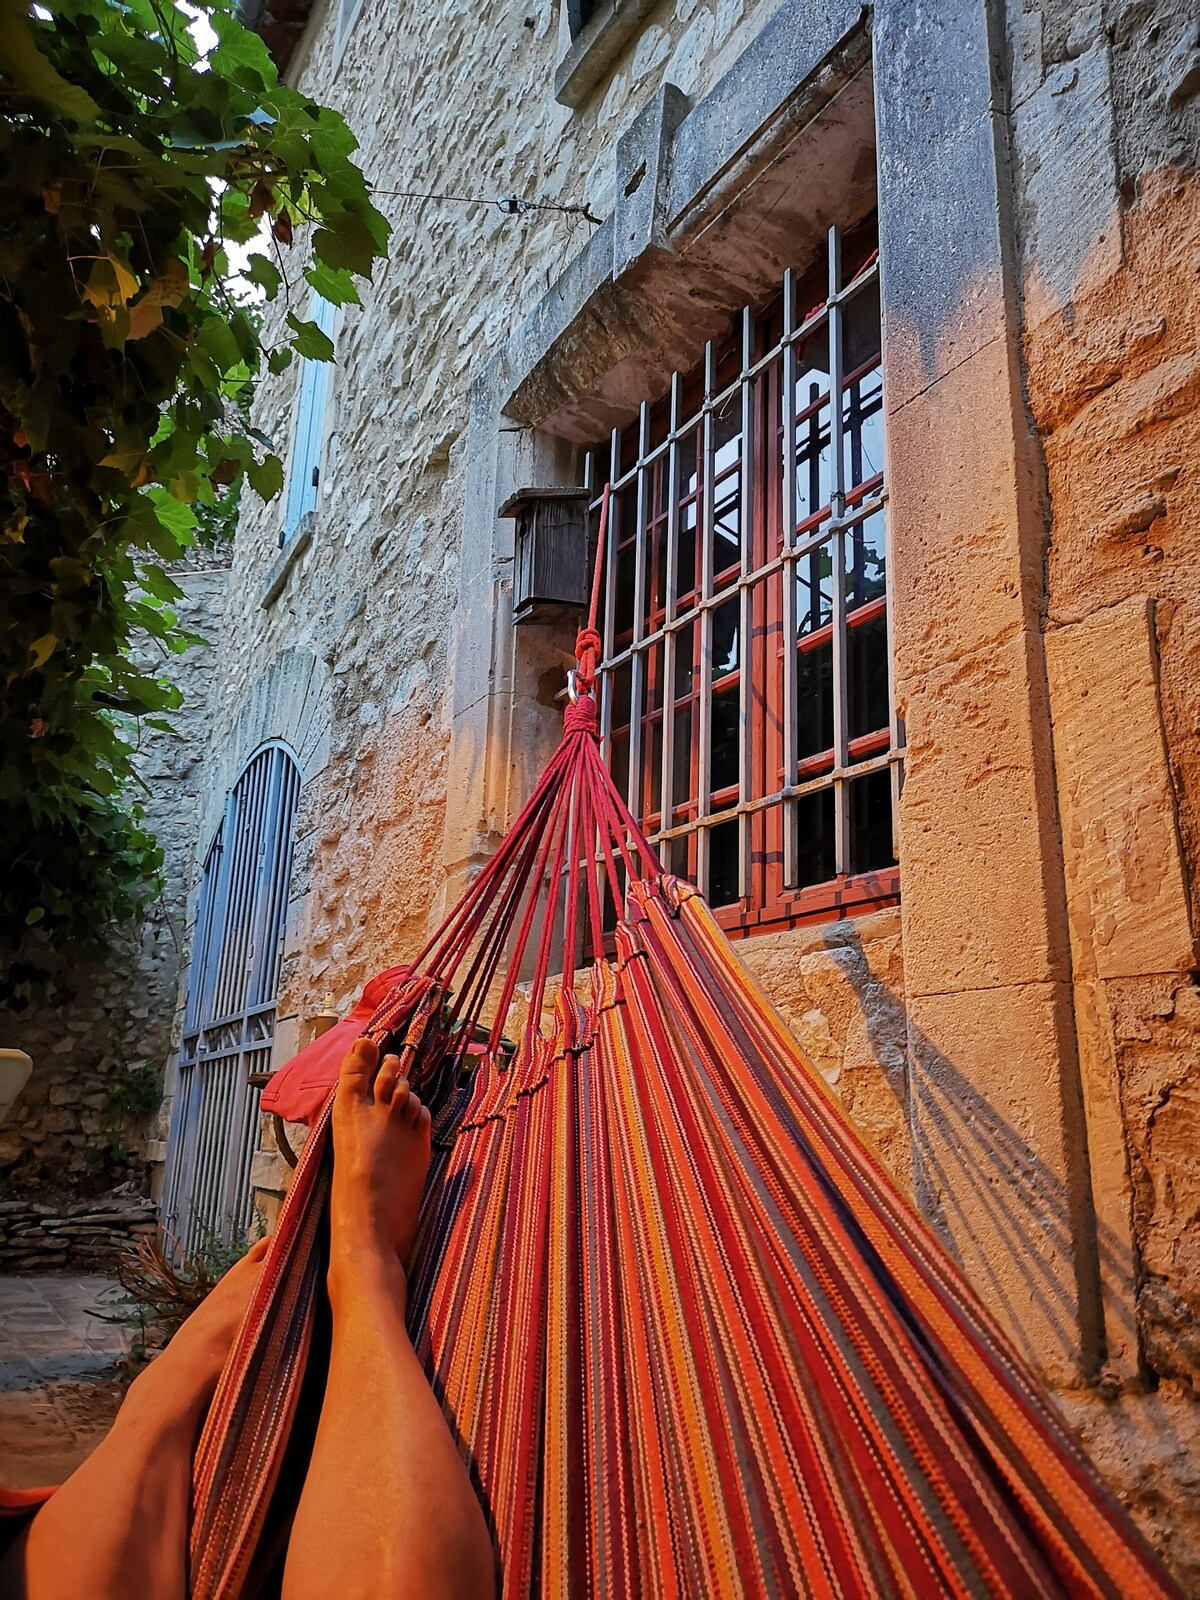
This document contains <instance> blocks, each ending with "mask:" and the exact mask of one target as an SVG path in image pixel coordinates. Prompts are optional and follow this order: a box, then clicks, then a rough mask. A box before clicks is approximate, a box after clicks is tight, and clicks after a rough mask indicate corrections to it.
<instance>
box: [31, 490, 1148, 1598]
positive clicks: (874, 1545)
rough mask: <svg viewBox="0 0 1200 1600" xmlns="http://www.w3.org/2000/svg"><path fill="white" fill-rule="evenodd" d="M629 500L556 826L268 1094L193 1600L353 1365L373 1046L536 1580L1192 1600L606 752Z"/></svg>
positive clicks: (438, 1282) (212, 1428) (588, 1585)
mask: <svg viewBox="0 0 1200 1600" xmlns="http://www.w3.org/2000/svg"><path fill="white" fill-rule="evenodd" d="M607 509H608V495H607V491H606V493H605V498H604V503H603V507H602V513H601V522H600V534H599V549H598V552H597V569H596V571H597V576H596V578H595V579H594V581H593V589H592V600H591V610H590V614H589V618H588V623H587V626H586V627H585V628H584V629H582V630H581V632H580V636H579V641H578V649H577V658H578V662H579V666H578V669H577V674H576V677H575V680H574V683H573V685H572V692H571V700H570V703H569V704H568V705H567V707H566V711H565V716H564V733H563V740H562V743H561V745H560V746H559V748H558V750H557V751H556V753H555V754H554V756H553V757H552V758H551V760H550V762H549V763H548V765H547V767H546V769H545V771H544V772H543V774H542V776H541V778H540V779H539V780H538V782H537V784H536V785H535V787H534V790H533V793H532V794H531V796H530V798H529V800H528V802H527V803H526V805H525V807H524V808H523V810H522V811H521V814H520V816H519V817H518V818H517V820H516V822H515V823H514V824H513V826H512V828H511V829H510V831H509V833H508V835H507V836H506V838H505V839H504V840H503V842H502V843H501V844H500V846H499V848H498V849H497V850H496V851H495V853H494V855H493V856H492V857H491V859H490V860H489V861H488V863H487V865H486V866H485V867H484V868H483V869H482V870H481V871H480V873H479V874H478V876H477V877H476V878H475V879H474V881H473V882H472V883H471V884H470V885H469V887H468V888H467V890H466V892H465V893H464V895H463V896H462V898H461V900H460V901H459V902H458V904H457V905H456V906H455V908H454V909H453V910H452V911H451V912H450V913H449V915H448V916H447V918H446V920H445V921H444V922H443V924H442V925H441V927H439V928H438V929H437V930H435V932H434V933H433V934H432V935H431V937H430V939H429V940H428V942H427V944H426V946H425V948H424V949H423V950H422V951H421V952H420V953H419V954H418V956H417V957H416V959H415V960H414V961H413V962H412V963H411V964H410V965H408V966H405V967H400V968H394V969H391V970H390V971H389V972H387V973H385V974H381V975H380V976H379V977H377V978H376V979H374V980H372V982H371V983H370V984H368V986H367V989H366V990H365V991H364V996H363V999H362V1000H361V1001H360V1002H359V1004H358V1006H356V1007H355V1009H354V1010H353V1011H352V1012H351V1014H350V1015H349V1016H348V1017H347V1018H345V1019H343V1021H342V1022H340V1023H338V1024H337V1025H335V1027H334V1028H332V1029H331V1030H330V1031H329V1032H328V1033H327V1034H325V1035H324V1036H323V1037H322V1038H321V1039H319V1040H316V1041H314V1043H313V1044H312V1045H310V1046H308V1048H307V1049H305V1050H304V1051H302V1052H301V1053H300V1055H298V1056H297V1057H295V1058H294V1059H293V1061H291V1062H290V1063H289V1064H288V1065H287V1066H286V1067H284V1068H283V1069H282V1070H281V1071H280V1072H278V1073H277V1074H276V1075H275V1076H274V1078H273V1079H272V1080H271V1082H270V1084H269V1085H268V1087H267V1089H266V1091H265V1092H264V1096H263V1102H262V1103H263V1108H264V1110H266V1111H269V1112H272V1113H274V1114H277V1115H279V1116H282V1117H285V1118H286V1119H288V1120H289V1121H302V1122H307V1123H308V1124H309V1125H310V1131H309V1134H308V1138H307V1139H306V1141H305V1144H304V1148H303V1151H302V1153H301V1155H300V1158H299V1162H298V1164H297V1166H296V1169H295V1172H294V1174H293V1179H292V1184H291V1188H290V1190H289V1192H288V1195H287V1199H286V1200H285V1202H284V1205H283V1207H282V1209H281V1212H280V1216H279V1220H278V1223H277V1225H276V1229H275V1232H274V1233H273V1235H272V1238H271V1244H270V1247H269V1250H268V1252H267V1256H266V1258H265V1263H264V1267H263V1271H262V1276H261V1279H260V1281H259V1283H258V1286H257V1288H256V1290H255V1293H254V1295H253V1297H252V1300H251V1303H250V1306H249V1309H248V1311H247V1313H246V1316H245V1319H244V1321H243V1323H242V1326H241V1328H240V1329H239V1332H238V1334H237V1336H236V1338H235V1341H234V1344H233V1348H232V1350H231V1352H230V1356H229V1359H228V1361H227V1362H226V1365H225V1368H224V1371H223V1373H222V1375H221V1379H220V1382H219V1384H218V1388H217V1393H216V1396H215V1398H214V1401H213V1404H212V1406H211V1408H210V1411H209V1414H208V1417H207V1420H206V1422H205V1426H204V1430H203V1433H202V1437H201V1440H200V1444H199V1447H198V1450H197V1454H196V1458H195V1463H194V1472H193V1516H192V1530H191V1549H190V1574H189V1578H190V1593H191V1594H192V1595H193V1596H194V1597H196V1600H242V1597H249V1596H252V1595H255V1594H257V1593H259V1592H260V1590H261V1589H262V1588H263V1586H264V1583H265V1582H266V1579H267V1577H268V1575H269V1574H270V1573H271V1572H272V1570H275V1571H277V1564H278V1556H279V1552H280V1550H281V1549H282V1547H283V1544H284V1542H285V1540H286V1534H287V1528H288V1525H289V1518H290V1515H291V1513H292V1512H293V1511H294V1509H295V1503H296V1499H297V1497H298V1486H299V1483H300V1481H301V1480H302V1476H303V1467H304V1456H305V1451H306V1449H307V1448H308V1447H309V1446H310V1445H311V1438H312V1424H313V1415H314V1412H315V1410H316V1408H317V1407H319V1399H320V1385H321V1381H322V1376H323V1367H322V1364H323V1363H324V1362H325V1361H326V1360H327V1354H328V1351H327V1334H326V1332H325V1331H324V1330H325V1329H326V1323H327V1312H326V1309H325V1303H324V1272H325V1263H326V1255H327V1252H326V1243H325V1240H326V1227H327V1222H326V1219H327V1210H328V1204H329V1192H330V1180H331V1173H332V1161H333V1150H332V1141H331V1137H330V1121H331V1109H332V1088H333V1084H334V1082H335V1078H336V1073H337V1068H338V1063H339V1061H340V1058H341V1056H342V1054H343V1053H344V1050H345V1049H346V1048H347V1047H348V1045H349V1044H350V1043H351V1042H352V1041H353V1039H354V1038H355V1037H356V1036H358V1035H359V1034H360V1033H366V1034H367V1035H368V1036H369V1037H370V1038H372V1039H374V1040H375V1041H376V1042H377V1043H378V1044H379V1045H380V1047H381V1048H387V1049H389V1050H393V1051H395V1052H396V1053H398V1054H399V1056H400V1058H401V1065H402V1070H403V1072H404V1074H405V1075H406V1076H407V1077H408V1078H409V1080H410V1081H411V1083H412V1085H413V1087H414V1089H415V1090H416V1092H417V1093H418V1094H419V1095H420V1097H421V1099H422V1100H423V1101H424V1102H425V1103H426V1104H427V1105H428V1106H429V1107H430V1110H431V1112H432V1114H433V1160H432V1163H431V1166H430V1172H429V1178H428V1181H427V1184H426V1188H425V1193H424V1197H423V1201H422V1209H421V1217H420V1222H419V1227H418V1235H417V1240H416V1246H415V1252H414V1259H413V1261H412V1263H411V1266H410V1269H409V1297H408V1326H409V1333H410V1336H411V1338H412V1340H413V1344H414V1347H415V1349H416V1351H417V1353H418V1356H419V1357H420V1358H421V1360H422V1362H423V1363H424V1366H425V1370H426V1372H427V1374H428V1376H429V1379H430V1382H431V1384H432V1385H433V1388H434V1391H435V1393H436V1394H437V1395H438V1397H439V1400H440V1402H441V1404H442V1407H443V1410H444V1412H445V1415H446V1419H447V1422H448V1424H449V1426H450V1427H451V1429H452V1431H453V1432H454V1434H455V1436H456V1438H457V1440H458V1441H459V1445H460V1448H461V1450H462V1452H463V1455H464V1458H465V1460H466V1462H467V1465H468V1468H469V1470H470V1472H471V1474H472V1478H473V1481H474V1483H475V1484H476V1487H477V1489H478V1491H479V1494H480V1496H481V1499H482V1501H483V1503H484V1507H485V1511H486V1514H487V1516H488V1520H489V1524H490V1526H491V1528H492V1531H493V1535H494V1539H495V1544H496V1550H497V1556H498V1561H499V1567H500V1572H501V1579H502V1586H503V1594H504V1596H505V1597H506V1600H525V1597H526V1596H534V1595H536V1596H543V1597H546V1600H583V1597H585V1596H593V1595H594V1596H604V1597H607V1600H641V1597H646V1600H709V1597H721V1600H724V1597H728V1600H741V1597H746V1600H767V1597H784V1596H793V1595H805V1596H814V1597H821V1600H833V1597H838V1600H877V1597H893V1596H895V1597H901V1596H905V1597H916V1600H929V1597H933V1596H943V1595H945V1596H961V1597H964V1600H965V1597H977V1596H997V1597H999V1596H1013V1597H1021V1600H1027V1597H1046V1600H1064V1597H1068V1596H1069V1597H1072V1600H1074V1597H1097V1600H1101V1597H1102V1600H1119V1597H1120V1600H1124V1597H1129V1596H1135V1595H1136V1596H1137V1597H1138V1600H1152V1597H1167V1596H1176V1595H1177V1593H1178V1591H1177V1590H1176V1589H1175V1587H1174V1585H1173V1584H1172V1582H1171V1580H1170V1579H1169V1578H1168V1577H1167V1575H1166V1574H1165V1572H1164V1571H1163V1570H1162V1568H1161V1567H1160V1565H1159V1564H1158V1562H1157V1560H1156V1558H1155V1557H1154V1556H1153V1554H1152V1553H1151V1551H1150V1550H1149V1548H1148V1547H1147V1546H1146V1545H1145V1543H1144V1542H1143V1541H1142V1539H1141V1538H1140V1536H1139V1535H1138V1533H1137V1532H1136V1530H1135V1529H1134V1527H1133V1525H1132V1523H1131V1522H1130V1521H1129V1519H1128V1517H1127V1516H1126V1515H1125V1514H1124V1512H1123V1511H1122V1510H1121V1508H1120V1507H1119V1506H1118V1504H1117V1503H1116V1501H1115V1500H1114V1499H1113V1498H1112V1496H1111V1495H1110V1494H1109V1492H1108V1491H1107V1490H1106V1489H1105V1488H1104V1486H1103V1485H1102V1484H1101V1482H1100V1479H1099V1478H1098V1476H1097V1475H1096V1473H1095V1471H1094V1469H1093V1468H1092V1467H1091V1465H1090V1464H1089V1463H1088V1461H1087V1460H1086V1458H1085V1457H1084V1456H1083V1454H1082V1453H1081V1451H1080V1450H1079V1448H1078V1447H1077V1446H1076V1444H1075V1443H1074V1442H1073V1440H1072V1439H1071V1437H1070V1435H1069V1433H1068V1432H1067V1430H1066V1428H1065V1427H1064V1425H1063V1423H1062V1421H1061V1419H1060V1418H1059V1417H1058V1415H1057V1413H1056V1412H1055V1411H1054V1410H1053V1408H1052V1406H1051V1404H1050V1402H1049V1400H1048V1399H1047V1397H1046V1396H1045V1395H1044V1393H1043V1391H1042V1390H1041V1388H1040V1386H1039V1384H1038V1382H1037V1380H1036V1378H1035V1377H1034V1376H1033V1375H1032V1373H1031V1372H1030V1370H1029V1369H1028V1368H1027V1367H1026V1366H1025V1364H1024V1363H1023V1362H1022V1361H1021V1359H1020V1358H1019V1357H1018V1356H1017V1354H1016V1353H1015V1352H1014V1351H1013V1349H1012V1348H1011V1346H1010V1344H1009V1341H1008V1340H1007V1338H1006V1336H1005V1335H1004V1333H1003V1332H1002V1330H1001V1329H1000V1327H999V1325H998V1324H997V1323H996V1321H995V1320H994V1318H993V1317H992V1316H991V1315H990V1313H989V1312H988V1311H987V1310H986V1308H985V1307H984V1306H983V1305H982V1304H981V1302H980V1301H979V1299H978V1298H977V1297H976V1295H975V1294H974V1292H973V1291H972V1290H971V1288H970V1287H969V1285H968V1284H967V1282H966V1280H965V1278H964V1277H963V1275H962V1274H961V1272H960V1271H959V1269H958V1268H957V1266H956V1265H955V1263H954V1262H953V1261H952V1260H951V1259H950V1257H949V1256H948V1254H947V1253H946V1252H945V1250H944V1249H943V1247H942V1246H941V1245H940V1244H939V1243H938V1242H937V1241H936V1240H935V1239H934V1238H933V1236H932V1235H931V1234H930V1233H929V1232H928V1230H927V1229H926V1228H925V1226H924V1224H923V1223H922V1222H921V1221H920V1220H919V1219H918V1218H917V1217H916V1215H915V1214H914V1213H913V1211H912V1210H911V1209H910V1208H909V1206H908V1205H907V1204H906V1202H905V1201H904V1200H903V1199H902V1198H901V1197H900V1195H899V1194H898V1192H897V1191H896V1190H895V1188H894V1186H893V1185H892V1183H891V1180H890V1179H889V1177H888V1176H887V1175H886V1174H885V1173H884V1171H883V1170H882V1168H881V1167H880V1166H879V1164H878V1163H877V1162H876V1161H875V1159H874V1158H873V1157H872V1156H871V1155H870V1154H869V1153H868V1152H867V1150H866V1149H865V1147H864V1146H863V1145H862V1143H861V1141H860V1140H859V1139H858V1137H857V1135H856V1134H855V1133H854V1131H853V1129H852V1128H851V1127H850V1126H849V1124H848V1123H847V1121H846V1119H845V1117H844V1115H843V1113H842V1112H841V1110H840V1109H839V1107H838V1106H837V1105H836V1103H835V1102H834V1101H833V1099H832V1097H831V1096H830V1094H829V1092H828V1090H827V1089H826V1087H825V1085H824V1083H823V1082H822V1081H821V1080H820V1079H819V1076H818V1074H817V1073H816V1072H815V1071H814V1069H813V1068H812V1067H811V1065H810V1064H809V1063H807V1062H806V1061H805V1060H804V1058H803V1056H802V1054H801V1052H800V1050H799V1048H798V1046H797V1044H796V1041H795V1040H794V1039H793V1038H792V1036H791V1034H790V1033H789V1032H788V1030H787V1028H786V1026H785V1025H784V1023H783V1022H782V1020H781V1019H780V1018H779V1016H778V1015H777V1014H776V1012H775V1011H774V1010H773V1009H772V1007H771V1006H770V1004H769V1003H768V1001H767V1000H766V999H765V998H764V996H763V995H762V994H761V993H760V992H759V991H758V989H757V988H756V987H755V985H754V984H753V982H752V981H751V980H750V978H749V976H748V975H747V974H746V972H745V971H744V970H743V969H742V968H741V967H740V965H739V964H738V962H737V960H736V958H735V956H734V954H733V951H732V949H731V947H730V946H729V944H728V943H727V941H726V940H725V938H724V936H723V934H722V933H721V931H720V929H719V927H718V926H717V924H716V922H715V921H714V919H713V917H712V915H711V913H710V912H709V910H708V908H707V907H706V906H705V904H704V902H703V900H702V899H701V898H700V896H699V895H698V893H697V892H696V890H695V889H693V888H691V887H690V886H689V885H687V884H684V883H682V882H681V881H679V880H678V879H676V878H674V877H672V876H670V875H669V874H667V873H665V872H664V871H663V868H662V865H661V863H660V862H659V861H658V859H657V857H656V855H655V852H654V850H653V848H652V847H651V845H650V844H649V842H648V841H647V840H646V838H645V837H644V835H643V834H642V832H641V830H640V828H639V827H638V824H637V822H636V820H635V819H634V817H633V816H632V815H631V814H630V811H629V808H628V807H627V805H626V804H625V801H624V800H623V799H622V797H621V795H620V794H619V793H618V791H617V789H616V787H615V786H614V784H613V782H612V779H611V777H610V776H609V774H608V772H607V770H606V769H605V766H604V763H603V761H602V760H601V756H600V750H599V745H598V740H597V712H596V704H595V700H594V697H593V693H592V691H593V688H594V684H595V677H596V671H597V666H598V662H599V658H600V650H601V643H600V636H599V634H598V633H597V631H596V626H595V624H596V614H597V606H598V600H599V578H598V574H599V569H600V564H601V561H602V558H603V552H604V541H605V534H606V525H607ZM518 990H520V993H519V994H518ZM521 1006H523V1007H524V1019H523V1021H522V1022H521V1024H520V1027H519V1029H516V1030H515V1031H517V1032H519V1039H518V1040H517V1042H516V1044H515V1045H513V1044H511V1043H510V1042H509V1040H508V1038H507V1036H506V1034H505V1028H506V1026H507V1025H508V1024H509V1019H510V1015H513V1014H519V1011H520V1007H521ZM3 1499H4V1497H3V1496H0V1500H3ZM7 1501H8V1504H7V1505H0V1509H10V1510H12V1511H13V1512H14V1514H20V1515H28V1514H29V1510H30V1507H29V1506H27V1505H26V1504H25V1503H24V1502H22V1503H21V1505H18V1504H17V1503H16V1499H15V1498H14V1497H12V1496H8V1497H7Z"/></svg>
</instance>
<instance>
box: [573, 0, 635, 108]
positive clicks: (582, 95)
mask: <svg viewBox="0 0 1200 1600" xmlns="http://www.w3.org/2000/svg"><path fill="white" fill-rule="evenodd" d="M655 3H656V0H604V3H603V4H601V5H598V6H597V7H596V11H595V14H594V15H593V17H592V19H591V21H590V22H589V23H588V25H587V27H586V28H584V30H583V32H582V33H581V34H579V36H578V38H575V39H572V40H571V42H570V44H569V45H568V46H567V48H566V50H565V51H564V52H563V54H562V56H561V57H560V58H559V62H558V65H557V67H556V68H555V69H554V98H555V99H556V100H557V101H558V103H559V105H563V106H570V107H571V109H572V110H573V111H577V110H578V109H579V107H580V106H581V105H582V104H583V102H584V101H585V100H586V99H587V97H588V95H589V94H590V93H591V92H592V90H593V89H594V88H595V87H596V85H597V84H598V83H599V82H600V81H601V79H602V78H603V77H604V76H605V74H606V73H607V72H608V70H609V68H610V67H611V66H612V64H613V62H614V61H615V60H616V59H617V57H618V56H619V55H620V54H621V51H622V50H623V49H624V48H625V46H626V44H627V43H628V42H629V40H630V39H631V38H632V37H633V35H634V34H635V33H636V32H637V30H638V27H639V25H640V24H641V22H642V20H643V18H644V17H645V16H646V15H647V14H648V13H649V12H650V11H651V10H653V8H654V5H655Z"/></svg>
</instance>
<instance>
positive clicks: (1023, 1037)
mask: <svg viewBox="0 0 1200 1600" xmlns="http://www.w3.org/2000/svg"><path fill="white" fill-rule="evenodd" d="M908 1014H909V1080H910V1093H911V1096H912V1117H913V1136H914V1142H915V1152H914V1159H915V1164H916V1188H917V1198H918V1203H919V1204H920V1207H921V1210H922V1211H923V1213H924V1214H925V1216H926V1217H927V1218H928V1219H929V1220H930V1221H931V1222H932V1223H933V1225H934V1227H935V1228H936V1229H937V1231H938V1232H939V1233H940V1234H941V1236H942V1238H943V1239H944V1240H945V1241H946V1243H947V1244H948V1246H949V1248H950V1251H951V1253H952V1254H953V1255H954V1257H955V1258H956V1260H957V1261H958V1263H959V1265H960V1266H961V1267H962V1268H963V1270H964V1271H965V1273H966V1275H967V1277H968V1278H969V1279H970V1281H971V1283H972V1285H973V1286H974V1288H975V1290H976V1292H977V1293H978V1294H979V1295H980V1297H981V1298H982V1300H983V1301H984V1303H985V1305H987V1307H988V1308H989V1310H990V1311H991V1312H992V1313H993V1315H995V1316H997V1317H998V1318H999V1319H1000V1321H1001V1323H1002V1324H1003V1325H1004V1326H1005V1328H1006V1329H1007V1331H1008V1333H1009V1335H1010V1337H1011V1338H1012V1339H1013V1341H1014V1342H1015V1344H1016V1345H1017V1348H1018V1349H1019V1350H1021V1351H1022V1353H1023V1354H1024V1355H1025V1356H1026V1357H1027V1358H1028V1359H1029V1360H1030V1361H1032V1362H1033V1364H1034V1365H1035V1366H1036V1367H1037V1368H1038V1369H1039V1371H1040V1372H1041V1373H1042V1374H1043V1376H1044V1377H1045V1378H1046V1379H1048V1380H1049V1381H1050V1382H1051V1383H1055V1384H1064V1385H1070V1384H1072V1383H1075V1382H1078V1381H1079V1377H1080V1371H1081V1362H1082V1363H1083V1364H1084V1365H1086V1364H1087V1362H1088V1361H1089V1360H1090V1357H1091V1352H1092V1350H1093V1348H1094V1346H1095V1344H1096V1343H1097V1331H1096V1326H1095V1319H1096V1317H1097V1314H1098V1307H1097V1304H1096V1294H1097V1290H1096V1278H1095V1270H1094V1261H1093V1259H1092V1256H1091V1241H1090V1238H1089V1236H1088V1234H1087V1232H1086V1223H1087V1212H1088V1204H1087V1192H1086V1152H1085V1149H1084V1145H1083V1131H1082V1126H1081V1117H1080V1113H1079V1105H1078V1090H1077V1088H1076V1087H1074V1086H1073V1085H1072V1084H1071V1082H1070V1081H1069V1079H1067V1081H1064V1079H1065V1077H1066V1075H1067V1074H1069V1072H1070V1071H1071V1070H1073V1068H1072V1066H1071V1065H1070V1064H1071V1063H1072V1062H1073V1058H1074V1050H1073V1041H1072V1028H1071V995H1070V990H1069V987H1068V985H1066V984H1062V983H1031V984H1020V985H1015V986H1014V985H1009V986H1005V987H1003V988H995V989H985V990H976V991H973V992H970V993H962V994H942V995H918V996H915V997H912V998H910V1000H909V1005H908ZM1064 1063H1067V1064H1068V1065H1066V1066H1064ZM1081 1238H1082V1239H1083V1240H1084V1242H1083V1244H1082V1246H1081V1245H1080V1239H1081ZM1081 1282H1082V1284H1083V1286H1084V1288H1083V1294H1082V1297H1081V1290H1080V1284H1081Z"/></svg>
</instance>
